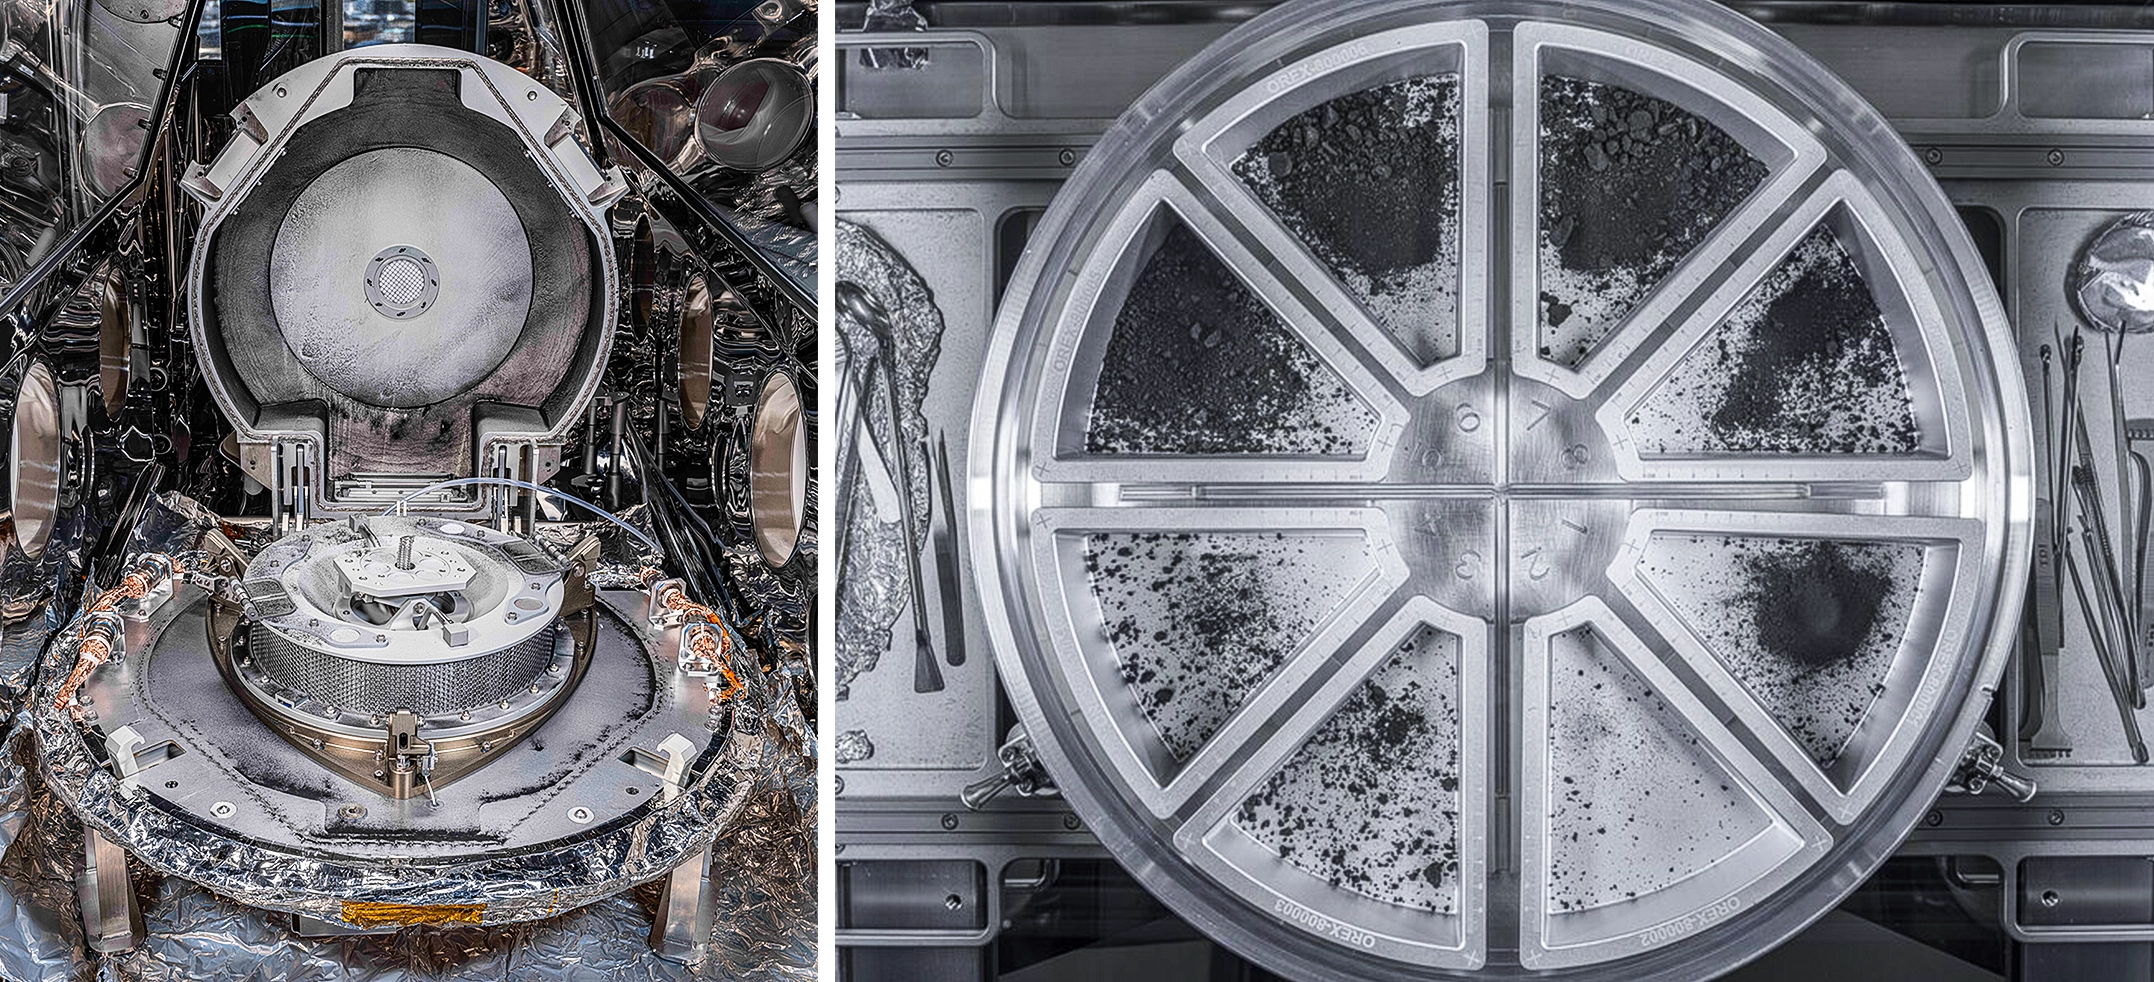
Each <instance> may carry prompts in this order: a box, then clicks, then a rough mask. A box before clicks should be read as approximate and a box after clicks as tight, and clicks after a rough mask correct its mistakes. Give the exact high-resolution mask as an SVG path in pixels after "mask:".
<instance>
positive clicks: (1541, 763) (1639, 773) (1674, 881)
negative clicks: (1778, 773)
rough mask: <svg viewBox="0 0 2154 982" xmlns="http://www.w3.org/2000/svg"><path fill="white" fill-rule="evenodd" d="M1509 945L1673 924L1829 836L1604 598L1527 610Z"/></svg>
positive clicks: (1553, 962) (1587, 948)
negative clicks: (1515, 932) (1512, 940)
mask: <svg viewBox="0 0 2154 982" xmlns="http://www.w3.org/2000/svg"><path fill="white" fill-rule="evenodd" d="M1522 650H1523V653H1524V654H1525V656H1526V660H1525V665H1526V685H1525V706H1524V707H1523V708H1524V711H1525V721H1526V729H1525V732H1526V734H1527V738H1526V741H1525V754H1524V760H1525V764H1524V767H1523V768H1522V771H1523V774H1524V782H1523V785H1522V787H1521V791H1522V805H1521V807H1522V814H1524V815H1526V816H1528V818H1527V820H1526V822H1525V824H1524V828H1523V829H1522V830H1521V836H1520V842H1521V856H1522V861H1521V862H1522V868H1523V869H1524V870H1526V871H1527V875H1526V876H1525V877H1524V879H1523V882H1522V885H1521V889H1522V894H1523V895H1522V896H1521V897H1520V898H1519V902H1520V910H1521V914H1520V919H1519V961H1520V963H1521V964H1523V965H1525V966H1526V967H1527V968H1554V967H1559V966H1564V965H1577V964H1584V963H1588V962H1594V961H1601V960H1605V959H1607V958H1609V957H1612V955H1614V954H1618V953H1633V952H1636V951H1639V950H1641V949H1647V948H1655V947H1660V946H1662V945H1666V944H1671V943H1674V942H1677V941H1679V940H1681V939H1682V938H1683V937H1684V936H1686V935H1688V934H1690V933H1692V932H1694V931H1696V930H1698V929H1701V928H1704V927H1706V926H1708V925H1710V924H1712V923H1714V922H1717V921H1719V920H1720V919H1721V918H1723V917H1725V916H1727V915H1729V914H1733V913H1734V912H1736V911H1737V910H1740V909H1741V908H1742V906H1743V903H1744V899H1745V898H1746V897H1754V896H1756V895H1759V894H1763V893H1769V892H1771V891H1772V890H1774V889H1776V888H1777V887H1779V886H1781V885H1782V884H1785V883H1786V882H1787V881H1788V880H1789V879H1791V878H1792V877H1793V876H1794V874H1795V873H1796V872H1797V871H1799V870H1800V869H1801V868H1802V867H1803V866H1805V865H1807V864H1808V863H1810V862H1812V861H1815V859H1816V858H1817V857H1818V856H1820V855H1823V853H1824V851H1825V849H1826V848H1827V847H1828V846H1830V845H1831V844H1832V838H1831V836H1829V835H1827V834H1826V833H1825V830H1824V829H1823V828H1822V827H1821V826H1819V825H1818V824H1817V822H1816V820H1814V819H1812V818H1811V817H1810V815H1809V813H1808V812H1806V811H1804V810H1803V808H1802V806H1801V805H1800V804H1799V803H1798V802H1797V801H1796V800H1795V798H1794V797H1793V796H1792V795H1790V794H1789V793H1788V792H1787V791H1786V789H1784V788H1782V787H1781V786H1780V784H1779V782H1778V780H1777V779H1776V778H1774V777H1773V776H1772V774H1771V773H1770V772H1769V771H1767V770H1766V768H1765V767H1763V766H1762V765H1761V764H1760V763H1759V762H1758V761H1757V759H1756V758H1755V757H1753V756H1752V755H1751V754H1750V753H1749V752H1748V751H1747V750H1746V749H1745V748H1744V747H1743V746H1742V745H1741V744H1740V743H1739V742H1738V741H1737V739H1736V737H1735V735H1734V734H1733V733H1731V732H1729V731H1728V730H1727V729H1726V728H1724V727H1722V726H1721V725H1720V724H1719V722H1718V720H1717V719H1715V718H1714V716H1713V714H1712V713H1711V711H1710V710H1708V709H1707V707H1706V706H1705V704H1704V703H1702V702H1701V701H1699V699H1698V698H1697V696H1695V695H1693V694H1692V693H1691V692H1690V690H1689V689H1687V688H1685V687H1684V685H1683V684H1682V682H1681V681H1680V680H1678V679H1677V678H1676V676H1675V674H1674V673H1673V672H1671V671H1669V669H1668V667H1667V666H1666V665H1665V664H1663V663H1662V662H1661V660H1660V659H1659V658H1658V657H1656V656H1655V655H1654V654H1653V651H1652V649H1651V648H1649V647H1647V645H1646V643H1645V642H1644V641H1642V640H1640V639H1639V638H1638V636H1637V635H1636V634H1633V633H1632V632H1631V631H1630V629H1629V628H1628V627H1626V626H1624V625H1623V623H1622V622H1621V621H1620V620H1619V619H1617V617H1616V616H1615V613H1614V612H1613V611H1611V610H1609V608H1608V606H1607V604H1605V603H1603V602H1602V601H1601V600H1599V599H1598V598H1588V599H1586V600H1583V601H1580V602H1579V603H1578V604H1576V605H1574V606H1572V607H1570V608H1566V609H1564V610H1561V611H1557V612H1555V613H1551V614H1546V615H1543V616H1541V617H1536V618H1533V619H1531V620H1529V621H1527V622H1526V626H1525V635H1524V645H1523V649H1522Z"/></svg>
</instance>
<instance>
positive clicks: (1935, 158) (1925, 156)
mask: <svg viewBox="0 0 2154 982" xmlns="http://www.w3.org/2000/svg"><path fill="white" fill-rule="evenodd" d="M1922 161H1923V163H1926V164H1929V165H1930V166H1932V167H1935V166H1937V165H1938V164H1941V163H1944V162H1945V152H1944V151H1942V150H1939V149H1937V148H1936V147H1929V148H1927V149H1925V150H1923V151H1922Z"/></svg>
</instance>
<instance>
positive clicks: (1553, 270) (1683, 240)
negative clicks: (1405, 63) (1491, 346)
mask: <svg viewBox="0 0 2154 982" xmlns="http://www.w3.org/2000/svg"><path fill="white" fill-rule="evenodd" d="M1540 116H1541V120H1540V139H1541V159H1540V182H1541V201H1540V219H1541V226H1540V271H1541V292H1540V344H1541V356H1542V357H1544V358H1546V359H1548V360H1550V361H1554V362H1556V363H1558V364H1561V365H1565V366H1569V367H1576V366H1578V365H1579V364H1580V363H1582V362H1584V361H1585V359H1586V357H1587V356H1588V355H1589V354H1591V353H1592V350H1593V348H1594V346H1596V345H1598V344H1599V343H1600V342H1601V341H1602V340H1603V339H1604V338H1606V337H1607V336H1608V334H1609V333H1610V332H1612V331H1614V330H1615V328H1616V327H1617V326H1618V325H1620V324H1621V323H1622V321H1623V318H1624V317H1625V316H1626V315H1627V314H1629V313H1630V311H1631V310H1632V308H1634V307H1636V306H1637V305H1638V303H1639V301H1641V300H1643V299H1645V297H1646V295H1647V294H1649V293H1651V292H1652V290H1653V287H1654V286H1656V285H1657V284H1659V283H1660V281H1661V280H1662V279H1664V278H1665V277H1666V276H1667V275H1668V274H1669V273H1670V272H1673V271H1674V269H1675V267H1676V266H1677V264H1679V263H1680V262H1681V261H1682V260H1683V258H1684V257H1685V256H1687V255H1689V254H1690V251H1691V250H1692V249H1694V248H1696V247H1697V245H1698V244H1699V243H1700V242H1703V241H1704V240H1705V237H1706V236H1707V235H1708V234H1710V233H1711V232H1712V230H1713V228H1714V227H1715V226H1718V225H1719V224H1720V222H1721V220H1722V219H1725V218H1726V217H1727V216H1728V214H1729V213H1730V212H1732V211H1734V210H1735V207H1736V205H1738V204H1740V203H1741V202H1742V200H1743V199H1744V198H1746V197H1748V196H1749V195H1750V193H1751V192H1752V191H1755V190H1756V189H1757V187H1758V185H1759V184H1761V183H1763V182H1764V180H1765V176H1766V167H1765V164H1764V163H1763V162H1762V161H1760V160H1758V159H1757V158H1756V157H1754V156H1752V155H1751V154H1750V152H1749V151H1747V150H1745V149H1743V147H1742V145H1741V144H1739V143H1737V142H1736V141H1735V139H1734V138H1733V137H1731V136H1729V135H1728V134H1727V133H1725V132H1723V131H1722V130H1720V129H1719V128H1718V127H1716V126H1714V125H1713V124H1711V123H1709V122H1706V121H1705V120H1703V119H1701V118H1699V117H1698V116H1696V115H1694V114H1692V113H1690V112H1687V111H1685V110H1682V109H1679V108H1677V107H1676V106H1674V105H1673V104H1671V103H1668V102H1666V101H1663V100H1661V99H1656V98H1653V97H1651V96H1647V95H1641V94H1639V93H1637V92H1633V91H1631V90H1629V89H1626V88H1623V87H1621V86H1616V85H1609V84H1605V83H1601V82H1591V81H1586V80H1584V79H1577V78H1566V77H1562V76H1554V75H1551V76H1546V77H1543V78H1542V79H1541V92H1540Z"/></svg>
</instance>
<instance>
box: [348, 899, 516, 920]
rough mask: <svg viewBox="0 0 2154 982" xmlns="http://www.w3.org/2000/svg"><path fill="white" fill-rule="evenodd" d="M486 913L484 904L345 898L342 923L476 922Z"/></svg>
mask: <svg viewBox="0 0 2154 982" xmlns="http://www.w3.org/2000/svg"><path fill="white" fill-rule="evenodd" d="M485 916H486V905H485V904H441V905H438V906H431V907H430V906H425V905H422V904H382V903H370V902H367V901H362V900H347V901H345V902H344V923H346V924H351V925H354V926H356V927H381V926H383V925H387V924H395V925H399V926H402V925H408V924H477V923H479V921H480V920H481V919H482V918H484V917H485Z"/></svg>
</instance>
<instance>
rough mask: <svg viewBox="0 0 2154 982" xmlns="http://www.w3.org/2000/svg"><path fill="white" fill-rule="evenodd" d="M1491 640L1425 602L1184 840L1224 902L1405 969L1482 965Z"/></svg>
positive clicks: (1226, 789)
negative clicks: (1251, 907)
mask: <svg viewBox="0 0 2154 982" xmlns="http://www.w3.org/2000/svg"><path fill="white" fill-rule="evenodd" d="M1487 659H1488V641H1487V625H1486V624H1484V623H1483V622H1481V621H1480V620H1478V619H1475V618H1468V617H1464V616H1461V615H1459V614H1457V613H1454V612H1451V611H1448V610H1445V609H1444V608H1442V607H1439V606H1437V605H1436V604H1434V603H1431V602H1429V601H1428V600H1425V599H1420V598H1416V599H1414V600H1411V601H1409V602H1407V603H1406V605H1405V606H1403V607H1401V608H1400V609H1399V610H1398V612H1397V613H1396V614H1394V615H1393V616H1392V617H1391V619H1390V620H1389V621H1388V622H1387V623H1386V624H1385V625H1384V626H1383V628H1382V629H1381V630H1379V631H1377V632H1376V633H1375V634H1374V635H1373V636H1372V637H1371V639H1370V643H1369V644H1368V645H1366V646H1364V647H1363V648H1362V649H1361V650H1359V651H1356V652H1354V653H1353V655H1352V657H1351V658H1349V659H1348V660H1347V661H1346V663H1345V664H1344V665H1342V666H1341V667H1340V669H1339V671H1338V672H1337V673H1335V674H1334V675H1332V676H1331V677H1330V678H1328V679H1326V680H1325V681H1324V682H1323V684H1322V685H1321V687H1320V688H1318V689H1317V690H1316V692H1315V694H1314V695H1312V696H1310V697H1309V698H1308V699H1306V700H1305V701H1303V702H1302V703H1300V704H1299V705H1298V706H1296V707H1294V708H1293V712H1292V715H1291V716H1290V717H1289V718H1287V719H1286V720H1285V721H1284V722H1283V723H1282V724H1281V725H1280V727H1279V732H1278V733H1277V734H1276V735H1274V736H1273V737H1271V738H1270V739H1269V740H1268V741H1267V742H1266V743H1265V745H1264V747H1263V748H1262V749H1261V750H1259V751H1257V752H1256V753H1255V754H1253V755H1252V756H1251V757H1250V759H1249V760H1248V762H1246V763H1245V764H1244V765H1243V766H1242V768H1241V770H1240V771H1239V772H1237V773H1236V774H1235V775H1234V776H1233V777H1232V778H1231V779H1229V780H1228V781H1227V782H1226V783H1225V784H1224V785H1223V786H1222V788H1221V790H1219V791H1218V792H1216V793H1215V795H1214V797H1213V798H1212V799H1211V800H1210V801H1208V802H1206V803H1205V804H1204V805H1203V806H1202V807H1200V808H1198V809H1197V810H1196V811H1195V812H1194V813H1193V815H1192V817H1191V819H1190V821H1189V822H1188V823H1187V824H1186V825H1184V826H1183V827H1182V831H1181V833H1180V835H1179V836H1178V838H1179V839H1180V840H1181V841H1182V842H1183V848H1185V849H1186V850H1188V851H1189V853H1190V854H1191V856H1192V857H1194V860H1195V862H1196V863H1197V865H1198V866H1199V867H1201V868H1203V869H1205V870H1206V871H1208V872H1210V873H1211V874H1212V875H1213V876H1214V877H1217V878H1218V879H1219V881H1220V882H1221V883H1222V884H1224V885H1226V886H1227V887H1228V888H1229V889H1231V890H1233V891H1235V892H1236V893H1238V894H1240V895H1241V896H1243V897H1244V898H1246V899H1247V900H1248V901H1249V902H1250V903H1253V904H1256V905H1258V906H1260V907H1263V908H1265V909H1267V910H1271V911H1274V912H1275V913H1277V914H1278V915H1280V916H1281V917H1282V918H1283V919H1284V920H1285V921H1286V922H1287V923H1288V924H1290V925H1292V926H1293V927H1295V928H1298V929H1300V930H1303V931H1308V932H1311V933H1314V934H1317V935H1320V936H1324V937H1329V938H1334V939H1339V940H1344V941H1348V942H1350V943H1355V944H1360V945H1362V946H1364V947H1366V948H1368V949H1369V950H1371V951H1376V952H1379V953H1381V954H1383V955H1385V956H1387V957H1390V958H1394V959H1397V960H1398V961H1401V962H1405V963H1408V964H1421V965H1437V966H1449V967H1458V968H1475V967H1478V966H1480V965H1481V964H1482V963H1483V961H1484V959H1485V958H1486V937H1485V916H1486V912H1487V881H1486V872H1487V831H1486V828H1487V786H1486V772H1485V770H1484V769H1483V768H1481V767H1480V766H1478V762H1479V761H1481V760H1483V759H1484V757H1485V755H1486V753H1487V731H1486V725H1487V714H1488V709H1487V707H1488V671H1487Z"/></svg>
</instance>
